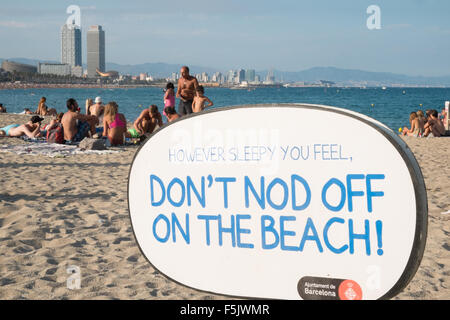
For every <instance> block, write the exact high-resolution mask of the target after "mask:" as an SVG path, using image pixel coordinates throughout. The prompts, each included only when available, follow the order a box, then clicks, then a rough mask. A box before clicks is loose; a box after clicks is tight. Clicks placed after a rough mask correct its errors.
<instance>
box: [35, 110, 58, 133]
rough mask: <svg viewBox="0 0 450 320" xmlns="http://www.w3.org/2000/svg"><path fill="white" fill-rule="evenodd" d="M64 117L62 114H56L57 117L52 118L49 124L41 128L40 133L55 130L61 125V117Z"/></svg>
mask: <svg viewBox="0 0 450 320" xmlns="http://www.w3.org/2000/svg"><path fill="white" fill-rule="evenodd" d="M63 116H64V112H60V113H58V115H57V116H55V117H53V118H52V120H50V123H49V124H47V125H44V126H42V127H41V131H48V130H51V129H53V128H55V127H56V126H57V125H58V124H60V123H61V120H62V117H63Z"/></svg>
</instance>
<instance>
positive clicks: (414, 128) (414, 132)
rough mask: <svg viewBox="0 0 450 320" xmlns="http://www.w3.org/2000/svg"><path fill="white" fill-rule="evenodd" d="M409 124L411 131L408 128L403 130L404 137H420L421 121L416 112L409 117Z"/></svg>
mask: <svg viewBox="0 0 450 320" xmlns="http://www.w3.org/2000/svg"><path fill="white" fill-rule="evenodd" d="M409 123H410V124H411V129H408V128H407V127H404V128H403V135H404V136H412V137H419V134H420V128H419V119H418V117H417V113H416V112H411V114H410V115H409Z"/></svg>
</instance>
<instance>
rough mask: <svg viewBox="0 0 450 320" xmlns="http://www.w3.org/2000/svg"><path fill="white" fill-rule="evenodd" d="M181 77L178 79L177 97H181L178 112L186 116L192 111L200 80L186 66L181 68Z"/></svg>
mask: <svg viewBox="0 0 450 320" xmlns="http://www.w3.org/2000/svg"><path fill="white" fill-rule="evenodd" d="M180 73H181V78H180V79H179V80H178V87H177V98H180V104H179V105H178V114H180V115H181V116H184V115H186V114H190V113H192V101H193V100H194V97H195V92H196V90H197V88H198V81H197V79H196V78H195V77H192V76H190V75H189V68H188V67H186V66H184V67H181V70H180Z"/></svg>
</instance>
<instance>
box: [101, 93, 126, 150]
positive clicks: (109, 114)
mask: <svg viewBox="0 0 450 320" xmlns="http://www.w3.org/2000/svg"><path fill="white" fill-rule="evenodd" d="M118 111H119V106H118V105H117V103H115V102H114V101H112V102H110V103H108V104H107V105H106V106H105V116H104V118H103V136H104V137H107V138H108V140H109V142H111V145H112V146H116V145H121V144H123V142H124V137H127V138H131V135H130V133H129V132H128V131H127V120H126V119H125V116H124V115H123V114H122V113H118Z"/></svg>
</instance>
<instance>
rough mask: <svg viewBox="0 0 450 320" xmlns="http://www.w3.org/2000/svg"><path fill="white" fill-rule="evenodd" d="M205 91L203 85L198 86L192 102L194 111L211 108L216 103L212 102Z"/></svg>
mask: <svg viewBox="0 0 450 320" xmlns="http://www.w3.org/2000/svg"><path fill="white" fill-rule="evenodd" d="M204 93H205V89H204V88H203V86H198V88H197V93H196V96H195V98H194V101H193V103H192V111H193V112H201V111H203V110H204V109H205V108H209V107H211V106H213V105H214V104H213V103H212V101H211V100H209V98H208V97H206V96H205V95H204ZM207 102H208V105H207V106H205V104H206V103H207Z"/></svg>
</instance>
